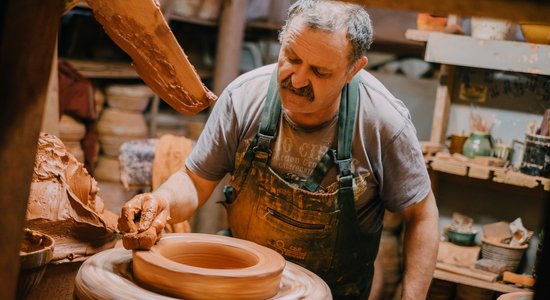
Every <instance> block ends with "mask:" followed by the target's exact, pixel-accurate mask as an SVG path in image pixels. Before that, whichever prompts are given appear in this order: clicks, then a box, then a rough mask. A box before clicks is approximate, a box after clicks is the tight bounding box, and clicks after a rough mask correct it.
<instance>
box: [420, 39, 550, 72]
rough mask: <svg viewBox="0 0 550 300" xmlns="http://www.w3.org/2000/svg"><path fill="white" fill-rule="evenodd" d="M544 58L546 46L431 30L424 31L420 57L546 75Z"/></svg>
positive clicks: (549, 68)
mask: <svg viewBox="0 0 550 300" xmlns="http://www.w3.org/2000/svg"><path fill="white" fill-rule="evenodd" d="M417 38H421V37H417ZM548 57H550V45H541V44H532V43H526V42H518V41H502V40H484V39H477V38H473V37H471V36H463V35H455V34H446V33H440V32H432V33H429V34H428V38H427V44H426V54H425V57H424V59H425V60H426V61H428V62H434V63H441V64H447V65H455V66H464V67H474V68H481V69H492V70H500V71H511V72H520V73H529V74H538V75H550V59H548Z"/></svg>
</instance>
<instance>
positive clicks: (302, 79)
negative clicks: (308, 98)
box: [291, 67, 309, 89]
mask: <svg viewBox="0 0 550 300" xmlns="http://www.w3.org/2000/svg"><path fill="white" fill-rule="evenodd" d="M291 79H292V81H291V83H292V86H293V87H294V88H297V89H299V88H303V87H305V86H308V85H309V79H308V74H307V70H306V69H305V68H304V67H300V68H298V69H297V70H296V71H295V72H294V73H293V74H292V77H291Z"/></svg>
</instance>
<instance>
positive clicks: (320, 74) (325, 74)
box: [311, 68, 330, 78]
mask: <svg viewBox="0 0 550 300" xmlns="http://www.w3.org/2000/svg"><path fill="white" fill-rule="evenodd" d="M311 71H312V72H313V74H315V76H317V77H320V78H323V77H328V76H329V75H330V74H329V73H323V72H320V71H319V69H317V68H311Z"/></svg>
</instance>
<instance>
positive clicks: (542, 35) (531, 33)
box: [520, 23, 550, 44]
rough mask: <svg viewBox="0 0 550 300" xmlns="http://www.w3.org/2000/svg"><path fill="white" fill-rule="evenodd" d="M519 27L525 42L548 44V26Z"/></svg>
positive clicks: (549, 41)
mask: <svg viewBox="0 0 550 300" xmlns="http://www.w3.org/2000/svg"><path fill="white" fill-rule="evenodd" d="M520 27H521V32H522V33H523V37H524V38H525V40H526V41H527V42H529V43H536V44H550V24H537V23H520Z"/></svg>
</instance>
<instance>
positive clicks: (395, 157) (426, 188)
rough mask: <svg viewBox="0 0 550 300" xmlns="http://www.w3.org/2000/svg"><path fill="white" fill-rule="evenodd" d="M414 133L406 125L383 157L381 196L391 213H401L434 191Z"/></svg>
mask: <svg viewBox="0 0 550 300" xmlns="http://www.w3.org/2000/svg"><path fill="white" fill-rule="evenodd" d="M415 132H416V131H415V129H414V127H413V125H412V123H410V122H407V121H406V122H405V125H404V126H403V128H402V130H400V131H399V132H398V133H397V134H396V136H395V137H394V138H393V139H392V140H390V141H389V142H388V144H387V145H386V146H385V149H384V150H383V152H382V153H383V154H382V167H383V175H382V176H383V181H382V185H381V187H380V196H381V198H382V200H383V201H384V202H385V206H386V208H387V209H388V210H390V211H401V210H403V209H405V208H407V207H409V206H411V205H413V204H415V203H417V202H419V201H421V200H422V199H424V198H425V197H426V196H427V195H428V193H429V192H430V189H431V183H430V178H429V176H428V171H427V169H426V164H425V162H424V157H423V155H422V151H421V150H420V149H421V148H420V144H419V143H418V138H417V137H416V133H415Z"/></svg>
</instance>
